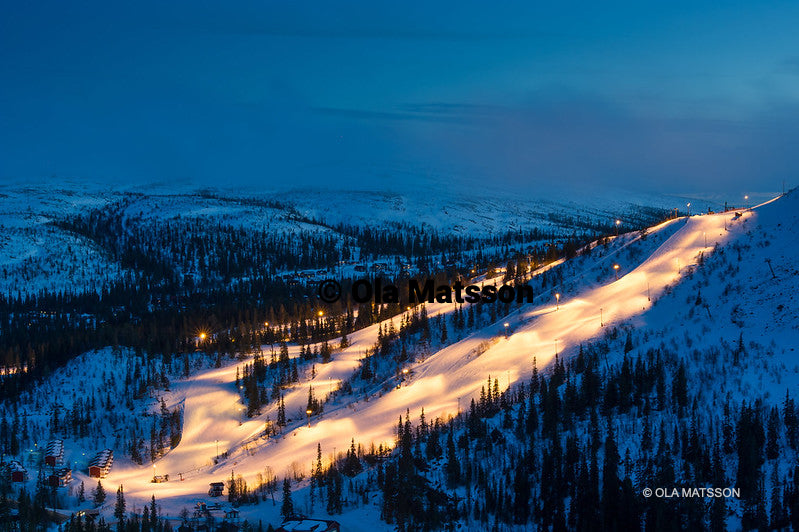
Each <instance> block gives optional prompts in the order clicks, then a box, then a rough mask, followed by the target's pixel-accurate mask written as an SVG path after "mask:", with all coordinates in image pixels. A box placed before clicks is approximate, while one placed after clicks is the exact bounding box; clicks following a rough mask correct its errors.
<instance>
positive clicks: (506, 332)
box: [504, 321, 510, 338]
mask: <svg viewBox="0 0 799 532" xmlns="http://www.w3.org/2000/svg"><path fill="white" fill-rule="evenodd" d="M504 325H505V338H507V337H508V327H510V323H508V322H507V321H506V322H505V323H504Z"/></svg>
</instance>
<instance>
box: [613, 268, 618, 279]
mask: <svg viewBox="0 0 799 532" xmlns="http://www.w3.org/2000/svg"><path fill="white" fill-rule="evenodd" d="M613 273H614V274H615V275H616V280H617V281H618V280H619V265H618V264H614V265H613Z"/></svg>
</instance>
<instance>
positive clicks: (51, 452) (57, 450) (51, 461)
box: [44, 440, 64, 467]
mask: <svg viewBox="0 0 799 532" xmlns="http://www.w3.org/2000/svg"><path fill="white" fill-rule="evenodd" d="M63 461H64V442H63V441H61V440H53V441H51V442H49V443H48V444H47V448H46V450H45V452H44V463H45V464H47V465H49V466H52V467H55V466H56V465H58V464H60V463H61V462H63Z"/></svg>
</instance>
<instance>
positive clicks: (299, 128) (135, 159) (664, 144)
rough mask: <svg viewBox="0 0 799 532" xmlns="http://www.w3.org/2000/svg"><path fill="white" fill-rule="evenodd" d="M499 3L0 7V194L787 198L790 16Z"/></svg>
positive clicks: (795, 110)
mask: <svg viewBox="0 0 799 532" xmlns="http://www.w3.org/2000/svg"><path fill="white" fill-rule="evenodd" d="M500 4H501V5H500V6H496V5H490V4H489V3H487V2H464V1H458V2H391V3H388V2H349V1H336V2H298V1H281V2H269V1H261V2H238V3H232V2H231V3H224V4H223V3H221V2H220V3H218V4H217V3H211V2H197V1H192V2H163V1H158V2H150V1H136V2H128V3H125V4H124V5H123V4H122V3H117V2H89V1H86V2H84V1H81V2H64V1H52V2H5V3H4V4H3V6H2V8H0V9H2V12H1V14H0V179H2V180H10V179H20V178H29V177H30V178H35V177H41V176H50V175H53V174H55V175H58V176H70V177H81V178H83V177H85V178H89V179H92V180H96V181H104V180H107V181H117V182H119V181H121V182H130V183H137V182H141V183H145V182H151V181H165V182H169V181H173V180H174V181H182V182H192V183H197V184H201V185H225V186H227V185H231V184H233V185H236V184H241V185H247V186H250V187H252V186H255V187H265V188H272V187H275V186H286V185H289V186H294V187H302V186H319V185H321V186H337V187H338V186H344V187H346V186H353V187H358V188H365V187H374V188H379V187H381V186H397V184H398V183H401V182H403V180H410V181H411V182H419V181H439V182H443V183H446V184H449V185H456V186H457V185H463V186H469V185H473V184H474V183H492V184H495V185H497V184H498V185H502V186H506V187H508V188H518V189H520V190H535V189H536V188H538V187H543V186H549V185H551V184H552V183H557V184H559V185H560V186H567V187H572V186H579V185H581V184H586V183H591V184H594V185H606V184H611V185H615V186H618V187H621V188H629V189H631V190H647V191H656V192H672V193H687V192H723V193H737V192H738V191H742V190H745V191H771V190H779V189H780V188H781V186H782V181H783V180H786V181H787V183H788V185H789V186H793V185H795V184H797V181H799V180H797V178H796V176H797V175H799V156H797V153H799V149H798V148H797V146H799V31H797V27H799V3H796V2H767V3H760V2H751V1H750V2H723V3H720V2H706V1H702V0H698V1H694V2H685V3H682V2H678V3H675V2H668V3H665V2H664V3H650V2H635V3H626V4H622V3H614V4H610V3H602V2H575V3H565V2H557V3H555V2H553V3H551V4H552V5H551V6H549V7H546V6H540V5H534V4H533V3H532V2H502V3H500ZM233 6H235V7H233Z"/></svg>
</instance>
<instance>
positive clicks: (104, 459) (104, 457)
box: [89, 449, 114, 478]
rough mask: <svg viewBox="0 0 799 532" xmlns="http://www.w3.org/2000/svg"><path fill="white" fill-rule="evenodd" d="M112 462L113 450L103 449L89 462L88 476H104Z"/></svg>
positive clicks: (109, 469)
mask: <svg viewBox="0 0 799 532" xmlns="http://www.w3.org/2000/svg"><path fill="white" fill-rule="evenodd" d="M113 463H114V451H112V450H111V449H103V450H102V451H100V452H99V453H97V455H96V456H95V457H94V458H93V459H92V461H91V462H89V476H90V477H95V478H105V477H106V475H108V473H109V472H110V471H111V466H112V465H113Z"/></svg>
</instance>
